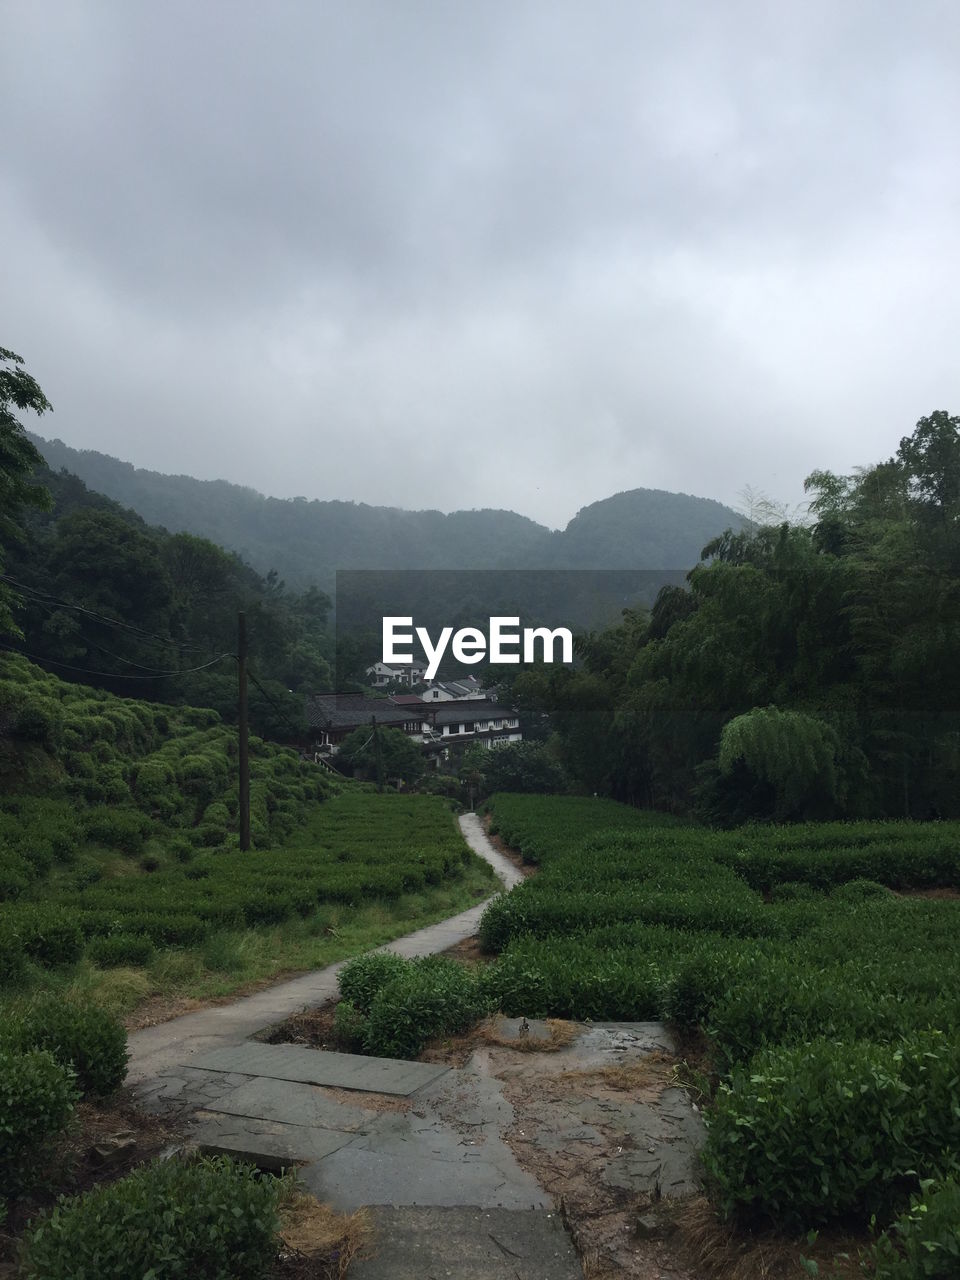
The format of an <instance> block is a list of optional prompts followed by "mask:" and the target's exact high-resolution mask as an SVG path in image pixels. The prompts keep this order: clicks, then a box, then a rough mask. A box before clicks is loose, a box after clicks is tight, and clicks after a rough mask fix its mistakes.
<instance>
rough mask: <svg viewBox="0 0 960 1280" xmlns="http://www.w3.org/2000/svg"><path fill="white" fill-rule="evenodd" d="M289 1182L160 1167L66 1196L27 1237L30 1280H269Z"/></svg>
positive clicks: (214, 1163) (240, 1172) (225, 1168)
mask: <svg viewBox="0 0 960 1280" xmlns="http://www.w3.org/2000/svg"><path fill="white" fill-rule="evenodd" d="M281 1192H282V1184H281V1183H278V1182H277V1180H276V1179H272V1178H263V1177H260V1176H259V1175H258V1173H257V1171H256V1170H255V1169H253V1168H251V1167H250V1166H247V1165H242V1164H236V1163H234V1162H233V1161H232V1160H230V1159H228V1158H227V1157H225V1156H221V1157H218V1158H215V1159H203V1160H197V1161H196V1162H192V1163H188V1162H185V1161H183V1160H179V1159H172V1160H165V1161H158V1162H155V1163H153V1164H149V1165H145V1166H144V1167H143V1168H141V1169H138V1170H136V1171H135V1172H134V1173H131V1174H128V1175H127V1176H126V1177H124V1178H121V1179H119V1181H117V1182H113V1183H110V1184H108V1185H104V1186H99V1187H97V1188H96V1189H94V1190H93V1191H88V1192H87V1193H86V1194H85V1195H82V1196H74V1197H71V1198H67V1197H61V1199H60V1201H59V1202H58V1204H57V1205H56V1206H55V1207H54V1208H53V1209H51V1210H50V1211H49V1212H47V1213H45V1214H43V1215H42V1216H41V1217H40V1218H39V1219H37V1220H36V1221H34V1222H33V1223H32V1224H31V1226H30V1228H29V1230H28V1231H27V1234H26V1237H25V1240H24V1245H23V1256H22V1272H21V1274H22V1276H23V1280H130V1277H131V1276H138V1277H140V1276H142V1277H147V1276H155V1277H157V1280H159V1278H160V1277H161V1276H162V1277H164V1280H166V1278H167V1277H169V1280H193V1278H194V1277H200V1276H202V1277H204V1280H264V1277H266V1276H267V1275H268V1274H269V1272H270V1270H271V1268H272V1266H273V1263H274V1261H275V1258H276V1254H277V1246H278V1230H279V1209H278V1205H279V1198H280V1195H281Z"/></svg>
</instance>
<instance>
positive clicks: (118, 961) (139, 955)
mask: <svg viewBox="0 0 960 1280" xmlns="http://www.w3.org/2000/svg"><path fill="white" fill-rule="evenodd" d="M155 950H156V948H155V947H154V945H153V942H152V940H151V939H150V938H148V937H147V936H146V935H145V934H142V933H113V934H107V935H106V936H105V937H101V938H95V939H94V940H93V941H92V942H91V943H90V945H89V947H88V948H87V954H88V955H89V956H90V959H91V960H93V961H94V962H95V963H96V964H98V965H100V967H101V968H103V969H109V968H115V967H116V966H117V965H145V964H148V963H149V962H150V959H151V957H152V956H153V953H154V951H155Z"/></svg>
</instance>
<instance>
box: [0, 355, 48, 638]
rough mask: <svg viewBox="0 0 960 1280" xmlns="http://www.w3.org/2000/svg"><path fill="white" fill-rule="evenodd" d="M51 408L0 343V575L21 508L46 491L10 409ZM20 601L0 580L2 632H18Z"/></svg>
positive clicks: (41, 499) (36, 459) (16, 536)
mask: <svg viewBox="0 0 960 1280" xmlns="http://www.w3.org/2000/svg"><path fill="white" fill-rule="evenodd" d="M50 408H51V405H50V401H49V400H48V399H47V397H46V396H45V395H44V394H43V392H42V391H41V389H40V385H39V383H38V382H37V381H36V380H35V379H34V378H32V377H31V376H30V374H29V373H27V371H26V370H25V369H24V368H23V357H22V356H18V355H17V354H16V352H14V351H8V350H7V349H6V348H5V347H0V573H2V572H3V569H4V555H3V553H4V549H5V548H6V547H7V546H9V545H10V544H11V543H15V542H19V540H20V539H21V537H22V530H21V527H20V519H21V515H22V512H23V508H24V507H36V508H39V509H43V508H45V507H48V506H49V505H50V495H49V494H48V493H47V491H46V490H45V489H43V488H41V487H40V486H39V485H36V484H32V483H31V482H30V479H31V475H32V473H33V471H34V469H35V468H36V467H37V465H38V464H39V463H40V462H41V461H42V459H41V457H40V454H39V453H38V452H37V449H36V448H35V446H34V445H33V444H31V442H30V441H29V440H28V439H27V436H26V434H25V432H24V429H23V424H22V423H21V422H20V420H19V419H18V418H17V417H16V415H15V414H14V413H13V409H30V410H32V411H33V412H34V413H37V414H41V413H45V412H46V411H47V410H48V409H50ZM17 601H18V597H17V596H16V595H15V594H14V592H13V591H11V589H10V588H9V587H7V586H6V585H4V584H3V583H0V635H20V634H21V632H20V629H19V628H18V627H17V625H16V623H15V622H14V620H13V615H12V613H11V606H12V605H13V604H14V603H16V602H17Z"/></svg>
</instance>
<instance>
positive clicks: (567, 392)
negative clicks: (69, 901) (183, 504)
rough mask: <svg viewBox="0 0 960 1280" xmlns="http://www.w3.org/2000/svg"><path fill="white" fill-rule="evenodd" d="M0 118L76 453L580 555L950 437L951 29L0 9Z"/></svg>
mask: <svg viewBox="0 0 960 1280" xmlns="http://www.w3.org/2000/svg"><path fill="white" fill-rule="evenodd" d="M0 118H2V119H3V121H4V130H3V140H2V142H0V237H2V239H0V243H2V258H0V263H2V265H0V296H2V300H3V330H2V332H0V345H2V346H6V347H9V348H12V349H13V350H15V351H17V352H19V353H20V354H21V355H23V356H24V357H25V359H26V363H27V368H28V369H29V371H30V372H31V373H32V374H33V375H34V376H35V377H36V378H37V379H38V380H39V382H40V383H41V385H42V387H43V389H44V391H45V392H46V394H47V396H48V397H49V399H50V400H51V401H52V402H53V405H54V410H55V412H54V414H53V415H52V416H49V417H45V418H43V419H42V420H41V421H40V422H39V423H36V422H34V423H31V424H30V425H31V426H34V427H35V429H36V430H38V431H39V433H40V434H41V435H45V436H47V437H50V438H52V437H59V438H60V439H62V440H64V441H66V443H68V444H70V445H72V446H74V447H77V448H89V449H97V450H100V451H102V452H105V453H110V454H114V455H116V456H118V457H121V458H124V459H126V460H127V461H130V462H133V463H134V464H136V465H137V466H142V467H148V468H151V469H154V470H159V471H165V472H173V473H186V474H191V475H195V476H199V477H201V478H207V479H213V478H223V479H227V480H231V481H235V482H237V483H240V484H246V485H250V486H252V487H254V488H256V489H259V490H260V491H261V492H265V493H269V494H273V495H276V496H280V497H292V496H296V495H302V496H305V497H308V498H346V499H354V500H356V501H363V502H369V503H376V504H387V505H391V506H401V507H408V508H423V507H432V508H439V509H441V510H453V509H462V508H473V507H504V508H509V509H513V510H516V511H520V512H522V513H523V514H525V515H529V516H532V517H534V518H535V519H538V520H540V521H542V522H544V523H546V524H548V525H550V526H551V527H562V526H563V525H565V524H566V522H567V521H568V520H569V519H570V518H571V517H572V516H573V515H574V514H575V512H576V511H577V510H578V509H579V508H581V507H583V506H585V505H586V504H588V503H590V502H593V501H596V500H598V499H601V498H604V497H606V496H608V495H610V494H612V493H615V492H618V491H621V490H624V489H632V488H637V487H649V488H660V489H670V490H676V491H680V492H685V493H694V494H698V495H702V496H705V497H713V498H719V499H720V500H722V501H725V502H728V503H730V504H731V505H735V506H736V505H741V503H740V500H739V498H738V495H739V494H740V493H741V492H742V491H743V490H744V489H745V488H746V487H747V486H750V487H752V488H753V489H754V490H755V491H759V492H761V493H765V494H767V495H768V496H769V497H771V498H773V499H775V500H778V501H781V502H784V503H786V504H787V505H788V506H789V507H791V508H793V507H795V505H796V504H797V503H800V502H801V500H802V496H803V493H802V481H803V478H804V476H805V475H807V474H808V473H809V472H810V471H812V470H814V469H815V468H828V469H831V470H834V471H839V472H844V473H847V472H850V471H851V470H852V469H853V468H855V467H856V466H858V465H866V464H869V463H872V462H875V461H879V460H881V459H883V458H887V457H890V456H891V455H892V454H893V453H894V452H895V450H896V447H897V445H898V443H899V440H900V438H901V437H902V436H904V435H908V434H909V433H910V432H911V431H912V429H913V427H914V424H915V423H916V421H917V419H918V418H920V417H921V416H924V415H926V414H929V413H931V412H933V411H934V410H935V409H948V410H949V411H950V412H952V413H960V385H958V380H960V363H958V360H957V350H956V336H957V333H958V332H960V251H958V250H960V147H958V145H957V136H956V122H957V121H958V120H960V6H958V5H957V4H956V3H955V0H886V2H885V3H883V4H877V3H876V0H863V2H858V0H827V2H824V0H805V2H804V3H803V4H800V3H786V0H780V2H777V0H763V2H759V0H758V2H756V3H741V2H739V0H724V3H723V4H717V3H716V0H642V2H638V0H617V2H612V0H592V2H591V3H590V4H584V3H582V0H580V2H578V3H570V2H568V0H537V2H535V3H531V2H528V0H484V2H483V3H477V2H475V0H474V2H471V3H467V2H466V0H459V2H451V0H376V2H375V3H374V2H373V0H350V3H340V4H337V5H334V4H331V3H327V2H326V0H310V2H307V0H302V2H299V3H292V2H290V0H271V3H270V4H263V3H262V2H258V3H251V2H250V0H230V2H229V3H227V2H226V0H204V3H202V4H197V3H195V0H190V2H184V0H166V2H165V3H164V4H147V3H130V2H129V0H98V2H97V3H90V2H89V0H44V2H43V3H42V4H37V3H35V0H6V3H5V4H4V16H3V40H2V44H0Z"/></svg>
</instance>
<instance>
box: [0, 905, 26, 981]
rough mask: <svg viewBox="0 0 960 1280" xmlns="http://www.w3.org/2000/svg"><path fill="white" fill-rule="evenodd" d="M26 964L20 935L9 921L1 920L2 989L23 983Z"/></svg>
mask: <svg viewBox="0 0 960 1280" xmlns="http://www.w3.org/2000/svg"><path fill="white" fill-rule="evenodd" d="M26 962H27V957H26V956H25V955H24V951H23V943H22V942H21V941H20V937H19V935H18V934H17V933H16V931H15V930H14V928H13V926H12V925H11V923H10V921H9V920H0V987H9V986H13V985H14V984H15V983H18V982H20V981H22V979H23V975H24V972H25V970H26Z"/></svg>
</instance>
